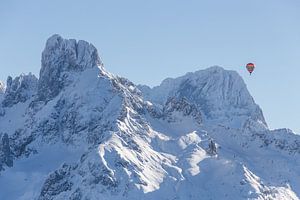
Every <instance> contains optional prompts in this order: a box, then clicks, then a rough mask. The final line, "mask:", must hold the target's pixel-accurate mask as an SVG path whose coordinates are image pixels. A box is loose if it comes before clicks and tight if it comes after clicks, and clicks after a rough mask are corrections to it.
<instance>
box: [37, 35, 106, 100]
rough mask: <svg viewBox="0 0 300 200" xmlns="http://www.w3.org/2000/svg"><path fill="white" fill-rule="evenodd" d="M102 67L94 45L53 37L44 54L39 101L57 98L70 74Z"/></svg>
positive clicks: (57, 36) (48, 42)
mask: <svg viewBox="0 0 300 200" xmlns="http://www.w3.org/2000/svg"><path fill="white" fill-rule="evenodd" d="M102 66H103V63H102V61H101V59H100V57H99V55H98V52H97V49H96V48H95V47H94V46H93V45H92V44H90V43H88V42H86V41H83V40H79V41H76V40H75V39H64V38H62V37H61V36H59V35H57V34H55V35H53V36H51V37H50V38H49V39H48V40H47V42H46V47H45V49H44V51H43V53H42V68H41V70H40V79H39V84H38V96H39V99H40V100H49V99H51V98H53V97H55V96H56V95H57V94H58V93H59V92H60V90H61V89H62V88H63V87H64V86H65V85H66V83H65V79H66V74H67V73H68V72H82V71H84V70H86V69H91V68H98V67H99V68H102Z"/></svg>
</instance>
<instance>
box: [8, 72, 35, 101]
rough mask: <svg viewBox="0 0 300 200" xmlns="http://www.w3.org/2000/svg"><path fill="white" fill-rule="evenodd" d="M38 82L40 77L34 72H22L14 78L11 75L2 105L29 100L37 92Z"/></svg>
mask: <svg viewBox="0 0 300 200" xmlns="http://www.w3.org/2000/svg"><path fill="white" fill-rule="evenodd" d="M37 82H38V79H37V78H36V77H35V76H34V75H33V74H28V75H24V74H22V75H20V76H18V77H16V78H14V79H12V77H10V76H9V77H8V78H7V83H6V90H5V94H4V97H3V101H2V105H3V106H4V107H11V106H13V105H15V104H17V103H19V102H25V101H27V100H28V99H30V98H31V97H32V96H33V95H34V94H35V93H36V90H37Z"/></svg>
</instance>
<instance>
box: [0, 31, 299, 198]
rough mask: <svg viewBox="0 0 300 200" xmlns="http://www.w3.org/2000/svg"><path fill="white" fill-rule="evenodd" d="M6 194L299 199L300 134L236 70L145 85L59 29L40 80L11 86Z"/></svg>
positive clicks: (3, 96)
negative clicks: (277, 118)
mask: <svg viewBox="0 0 300 200" xmlns="http://www.w3.org/2000/svg"><path fill="white" fill-rule="evenodd" d="M0 103H1V104H0V199H5V200H10V199H13V200H14V199H25V200H27V199H28V200H29V199H30V200H32V199H36V200H52V199H53V200H58V199H60V200H62V199H70V200H71V199H72V200H80V199H82V200H89V199H90V200H93V199H109V200H112V199H130V200H138V199H166V200H171V199H172V200H175V199H178V200H180V199H181V200H188V199H191V200H199V199H299V197H300V137H299V136H298V135H295V134H294V133H293V132H292V131H290V130H288V129H280V130H269V129H268V127H267V123H266V121H265V119H264V116H263V112H262V110H261V109H260V108H259V106H258V105H257V104H256V103H255V102H254V100H253V98H252V97H251V95H250V94H249V92H248V90H247V88H246V85H245V83H244V82H243V80H242V78H241V77H240V76H239V75H238V74H237V73H236V72H234V71H227V70H224V69H223V68H221V67H211V68H208V69H206V70H200V71H197V72H194V73H187V74H186V75H184V76H182V77H179V78H175V79H170V78H169V79H166V80H164V81H163V82H162V83H161V85H160V86H157V87H154V88H150V87H148V86H136V85H135V84H133V83H132V82H130V81H129V80H127V79H125V78H122V77H118V76H115V75H113V74H111V73H109V72H107V71H106V70H105V68H104V65H103V63H102V61H101V59H100V58H99V56H98V53H97V50H96V48H95V47H94V46H93V45H91V44H89V43H88V42H85V41H76V40H73V39H71V40H68V39H63V38H62V37H61V36H59V35H53V36H52V37H50V38H49V39H48V41H47V43H46V47H45V49H44V51H43V53H42V68H41V70H40V76H39V79H37V78H36V77H35V76H34V75H32V74H28V75H24V74H22V75H20V76H19V77H16V78H14V79H13V78H11V77H8V79H7V83H6V85H5V86H4V84H0Z"/></svg>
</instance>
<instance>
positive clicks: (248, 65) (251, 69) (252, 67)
mask: <svg viewBox="0 0 300 200" xmlns="http://www.w3.org/2000/svg"><path fill="white" fill-rule="evenodd" d="M246 68H247V70H248V72H249V73H250V75H251V74H252V72H253V71H254V68H255V66H254V64H253V63H248V64H247V65H246Z"/></svg>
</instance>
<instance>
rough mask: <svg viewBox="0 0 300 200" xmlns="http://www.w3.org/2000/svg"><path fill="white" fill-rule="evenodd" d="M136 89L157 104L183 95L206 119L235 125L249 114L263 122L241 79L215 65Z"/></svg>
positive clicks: (260, 113)
mask: <svg viewBox="0 0 300 200" xmlns="http://www.w3.org/2000/svg"><path fill="white" fill-rule="evenodd" d="M139 89H140V90H141V91H142V92H143V95H144V97H145V99H146V100H150V101H152V102H154V103H157V104H160V105H163V104H165V102H166V101H167V100H168V98H170V97H177V98H186V99H187V100H188V101H189V102H191V103H192V104H195V105H196V106H197V107H198V109H199V110H201V112H202V113H203V114H204V116H205V118H207V119H209V120H216V119H218V120H219V119H221V120H223V119H224V120H227V121H228V120H229V121H230V123H232V124H235V125H234V126H235V127H242V126H243V124H244V122H245V119H246V118H249V117H250V118H253V120H255V121H260V122H262V123H263V124H264V125H266V122H265V119H264V116H263V113H262V111H261V109H260V108H259V106H258V105H257V104H256V103H255V102H254V100H253V98H252V96H251V95H250V93H249V91H248V89H247V86H246V84H245V83H244V81H243V79H242V78H241V77H240V76H239V74H238V73H237V72H235V71H230V70H225V69H223V68H222V67H219V66H213V67H210V68H207V69H204V70H199V71H196V72H189V73H187V74H185V75H184V76H181V77H178V78H167V79H165V80H164V81H162V83H161V84H160V85H159V86H157V87H154V88H152V89H151V88H149V87H146V86H139ZM228 116H230V119H229V118H228ZM241 116H243V118H244V119H243V120H242V122H241V121H240V120H238V121H240V122H238V123H236V120H235V119H234V118H235V117H237V118H239V119H241Z"/></svg>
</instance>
